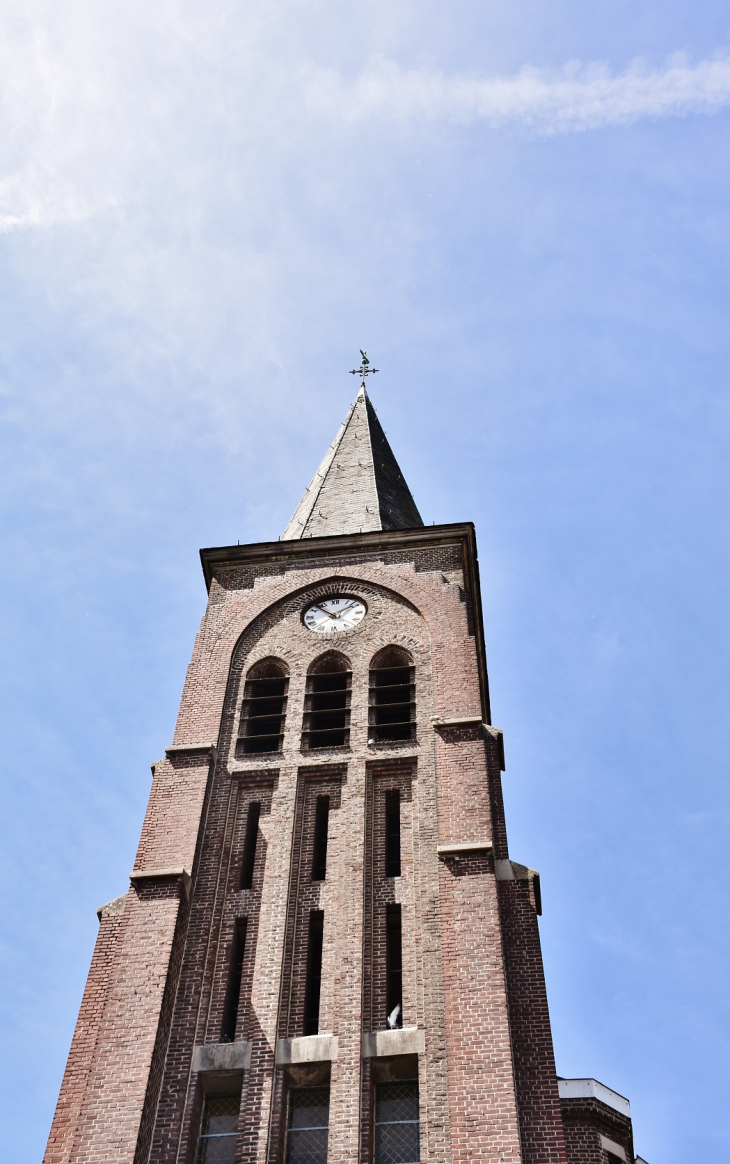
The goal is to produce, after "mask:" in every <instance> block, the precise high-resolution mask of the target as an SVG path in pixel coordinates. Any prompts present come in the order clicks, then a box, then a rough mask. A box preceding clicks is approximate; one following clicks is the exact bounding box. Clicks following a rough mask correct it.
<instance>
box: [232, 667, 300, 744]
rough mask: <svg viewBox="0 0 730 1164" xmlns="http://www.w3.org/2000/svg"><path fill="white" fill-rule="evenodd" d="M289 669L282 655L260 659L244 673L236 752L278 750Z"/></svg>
mask: <svg viewBox="0 0 730 1164" xmlns="http://www.w3.org/2000/svg"><path fill="white" fill-rule="evenodd" d="M288 689H289V671H288V668H287V666H286V663H282V661H281V659H262V661H261V662H260V663H256V665H255V666H254V667H252V668H251V670H250V671H249V673H248V675H247V676H246V686H245V688H244V696H243V706H242V708H241V723H240V727H239V731H238V744H237V747H236V752H237V754H239V755H248V754H249V753H251V752H280V751H281V744H282V740H283V738H284V722H285V719H286V696H287V691H288Z"/></svg>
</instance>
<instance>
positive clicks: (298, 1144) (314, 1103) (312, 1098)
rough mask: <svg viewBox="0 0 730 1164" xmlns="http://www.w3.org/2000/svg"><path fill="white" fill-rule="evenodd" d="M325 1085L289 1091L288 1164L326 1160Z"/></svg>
mask: <svg viewBox="0 0 730 1164" xmlns="http://www.w3.org/2000/svg"><path fill="white" fill-rule="evenodd" d="M329 1104H330V1093H329V1088H328V1087H307V1088H302V1089H301V1090H297V1091H290V1092H289V1120H288V1127H287V1133H286V1139H287V1144H286V1161H287V1164H327V1126H328V1124H329Z"/></svg>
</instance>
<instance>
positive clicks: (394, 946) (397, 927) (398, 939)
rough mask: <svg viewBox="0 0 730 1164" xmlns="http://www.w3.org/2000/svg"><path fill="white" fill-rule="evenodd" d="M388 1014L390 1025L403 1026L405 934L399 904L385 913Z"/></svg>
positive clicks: (387, 909) (392, 906)
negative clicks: (403, 934) (403, 933)
mask: <svg viewBox="0 0 730 1164" xmlns="http://www.w3.org/2000/svg"><path fill="white" fill-rule="evenodd" d="M385 977H386V999H385V1004H386V1015H387V1021H388V1026H389V1027H391V1028H393V1027H402V1026H403V936H402V930H401V912H400V906H399V905H388V906H386V913H385Z"/></svg>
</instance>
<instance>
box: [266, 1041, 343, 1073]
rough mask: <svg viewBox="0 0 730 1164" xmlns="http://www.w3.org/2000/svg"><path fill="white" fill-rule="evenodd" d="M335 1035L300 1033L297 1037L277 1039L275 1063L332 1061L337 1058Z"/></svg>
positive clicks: (290, 1063)
mask: <svg viewBox="0 0 730 1164" xmlns="http://www.w3.org/2000/svg"><path fill="white" fill-rule="evenodd" d="M337 1044H338V1040H337V1035H302V1036H301V1037H300V1038H298V1039H277V1042H276V1065H277V1067H289V1066H293V1065H294V1064H296V1063H324V1062H333V1061H334V1060H335V1059H336V1058H337Z"/></svg>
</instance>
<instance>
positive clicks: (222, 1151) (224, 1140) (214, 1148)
mask: <svg viewBox="0 0 730 1164" xmlns="http://www.w3.org/2000/svg"><path fill="white" fill-rule="evenodd" d="M240 1106H241V1097H240V1095H209V1096H208V1098H207V1099H206V1101H205V1108H204V1110H203V1124H202V1128H201V1132H200V1150H199V1152H198V1164H234V1158H235V1155H236V1128H237V1127H238V1111H239V1108H240Z"/></svg>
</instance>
